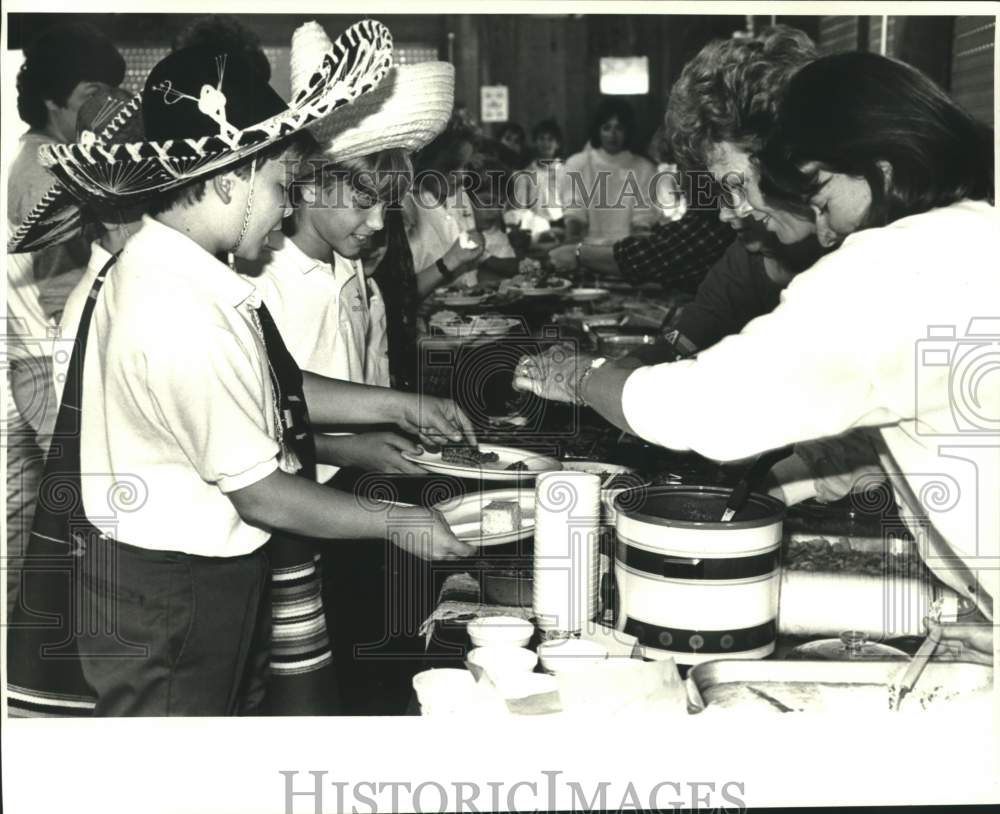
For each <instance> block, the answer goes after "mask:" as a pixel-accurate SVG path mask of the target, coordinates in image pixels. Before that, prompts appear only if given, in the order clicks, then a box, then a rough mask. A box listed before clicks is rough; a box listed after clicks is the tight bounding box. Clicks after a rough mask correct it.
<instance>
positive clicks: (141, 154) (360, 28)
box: [39, 20, 392, 206]
mask: <svg viewBox="0 0 1000 814" xmlns="http://www.w3.org/2000/svg"><path fill="white" fill-rule="evenodd" d="M391 65H392V34H390V33H389V29H387V28H386V27H385V26H384V25H382V23H379V22H377V21H375V20H362V21H361V22H359V23H355V24H354V25H352V26H351V27H350V28H348V29H347V30H346V31H345V32H344V33H343V34H341V35H340V36H339V37H337V39H336V40H335V41H334V43H333V48H332V49H331V50H330V51H328V52H327V53H325V54H324V55H323V56H322V59H321V61H320V62H319V63H318V64H317V65H316V68H315V70H314V71H313V73H312V75H311V76H310V78H309V81H308V84H307V86H306V87H305V88H303V89H302V90H300V91H299V92H298V93H297V94H295V96H294V97H293V99H292V102H291V104H290V105H289V107H288V110H285V111H282V112H281V113H279V114H277V115H275V116H272V117H271V118H269V119H267V120H265V121H263V122H260V123H259V124H257V125H254V126H252V127H248V128H246V129H244V130H239V131H236V132H235V133H234V134H232V135H230V136H225V135H224V134H221V133H220V135H218V136H212V137H209V138H201V139H182V140H174V141H167V142H154V141H141V142H136V143H131V144H112V145H109V146H104V145H101V144H95V145H83V144H50V145H45V146H43V147H41V148H40V149H39V159H40V160H41V162H42V163H43V164H44V165H45V166H47V167H48V168H49V169H50V170H51V172H52V173H53V174H54V175H55V176H56V177H57V178H58V179H59V180H60V181H61V182H62V183H63V184H64V185H65V186H66V187H67V188H68V189H69V190H70V191H71V192H73V194H74V195H76V196H77V197H80V198H82V199H84V200H88V199H90V200H97V201H101V202H104V203H105V204H110V205H112V206H131V205H134V204H135V203H137V202H139V201H143V200H145V199H147V198H150V197H152V196H154V195H157V194H160V193H162V192H166V191H168V190H171V189H174V188H176V187H179V186H181V185H183V184H186V183H189V182H190V181H193V180H196V179H198V178H200V177H203V176H205V175H208V174H210V173H215V172H218V171H220V170H223V169H225V168H226V167H228V166H231V165H232V164H236V163H239V162H241V161H243V160H245V159H247V158H249V157H250V156H252V155H254V154H256V153H258V152H260V151H261V150H265V149H267V148H268V147H270V146H271V145H273V144H275V143H277V142H279V141H281V140H282V139H285V138H287V137H288V136H290V135H293V134H294V133H296V132H298V131H300V130H303V129H304V128H307V127H309V126H310V125H312V124H315V123H317V122H320V121H322V120H323V119H324V118H325V117H327V116H329V115H331V114H332V113H333V112H334V111H335V110H338V109H339V108H341V107H343V106H344V105H346V104H348V103H349V102H353V101H354V100H355V99H357V98H359V97H360V96H362V95H364V94H366V93H369V92H371V91H372V90H374V89H375V88H376V87H377V86H378V84H379V83H380V82H381V81H382V80H383V79H384V78H385V76H386V74H388V72H389V69H390V67H391ZM128 108H129V109H130V115H133V116H134V115H139V114H140V108H141V98H140V97H137V99H136V100H133V103H130V104H129V105H128Z"/></svg>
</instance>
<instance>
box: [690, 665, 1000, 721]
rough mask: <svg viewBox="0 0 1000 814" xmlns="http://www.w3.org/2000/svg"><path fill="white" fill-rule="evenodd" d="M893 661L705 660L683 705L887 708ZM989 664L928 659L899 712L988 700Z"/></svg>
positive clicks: (773, 710) (696, 709) (857, 710)
mask: <svg viewBox="0 0 1000 814" xmlns="http://www.w3.org/2000/svg"><path fill="white" fill-rule="evenodd" d="M901 666H903V667H905V666H906V665H905V664H904V665H900V663H899V662H896V661H864V660H863V661H744V660H724V661H709V662H705V663H703V664H699V665H697V666H695V667H692V668H691V671H690V672H689V673H688V678H687V691H688V703H689V709H690V710H691V711H692V712H700V711H702V710H705V709H710V708H712V707H716V708H718V709H737V708H738V709H746V710H754V711H759V712H766V713H780V712H837V713H846V714H851V713H853V714H867V713H877V712H889V711H890V706H889V702H890V695H891V693H890V686H891V685H892V683H893V681H894V679H895V678H896V675H897V673H898V672H899V670H900V667H901ZM992 688H993V669H992V668H991V667H987V666H985V665H981V664H968V663H963V662H933V661H932V662H931V663H930V664H928V665H927V667H926V669H925V671H924V674H923V676H922V678H921V680H920V683H919V684H918V685H917V686H916V687H915V689H914V691H913V692H912V693H911V694H910V695H908V696H907V697H906V698H905V699H904V700H903V703H902V704H901V705H900V711H922V710H927V709H933V708H936V707H940V706H944V705H948V704H952V703H955V702H958V701H962V700H964V701H974V702H977V701H982V702H983V703H984V704H985V705H986V707H987V708H988V707H989V704H990V702H991V694H992Z"/></svg>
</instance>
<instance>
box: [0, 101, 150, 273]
mask: <svg viewBox="0 0 1000 814" xmlns="http://www.w3.org/2000/svg"><path fill="white" fill-rule="evenodd" d="M136 100H137V97H132V99H129V100H128V101H127V102H123V101H122V100H117V101H116V100H112V99H111V98H109V99H108V100H107V101H106V102H105V103H104V105H105V106H104V108H102V110H101V111H99V112H98V114H97V116H95V118H94V121H93V123H92V124H93V125H98V124H99V129H98V128H96V127H95V129H96V130H97V132H96V134H95V135H94V138H93V143H95V144H105V145H106V144H110V143H112V142H113V141H114V140H115V139H120V138H121V137H122V136H124V135H125V134H126V133H127V132H128V131H125V132H123V131H122V128H123V127H124V126H125V125H126V124H129V123H130V122H131V120H133V119H134V115H133V114H134V113H135V111H134V110H133V109H131V106H132V105H134V104H137V101H136ZM88 124H91V123H88ZM83 226H84V219H83V217H82V215H81V213H80V209H79V207H78V201H77V199H76V197H74V195H73V194H72V193H71V192H70V190H69V189H68V188H67V187H66V185H65V184H64V183H62V182H61V181H55V182H54V183H53V184H52V186H51V187H49V189H48V190H47V191H46V192H45V194H44V195H43V196H42V197H41V199H40V200H39V201H38V203H36V204H35V205H34V206H33V207H32V208H31V211H30V212H28V214H27V215H26V216H25V218H24V220H23V221H22V222H21V223H20V224H19V225H18V226H17V227H16V228H15V229H14V231H13V232H12V233H11V235H10V237H9V238H8V240H7V252H8V254H18V253H20V252H35V251H39V250H41V249H46V248H48V247H49V246H55V245H57V244H59V243H63V242H65V241H67V240H69V239H70V238H73V237H76V236H77V235H78V234H79V233H80V231H81V230H82V229H83Z"/></svg>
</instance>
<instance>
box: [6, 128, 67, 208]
mask: <svg viewBox="0 0 1000 814" xmlns="http://www.w3.org/2000/svg"><path fill="white" fill-rule="evenodd" d="M55 143H56V142H55V140H54V139H51V138H49V137H48V136H44V135H40V134H37V133H26V134H25V135H24V136H22V137H21V141H20V144H19V145H18V150H17V153H16V154H15V155H14V158H13V159H12V160H11V163H10V175H9V180H8V182H7V219H8V220H10V221H11V222H12V223H14V224H20V222H21V221H23V220H24V218H25V217H26V216H27V215H28V213H29V212H30V211H31V210H32V209H33V208H34V206H35V205H36V204H37V203H38V202H39V201H40V200H41V199H42V196H43V195H45V193H46V192H48V191H49V189H50V188H51V187H52V185H53V184H55V182H56V178H55V176H54V175H52V174H51V173H50V172H49V171H48V170H47V169H45V167H43V166H42V164H41V162H40V161H39V160H38V148H39V147H41V146H42V145H43V144H55Z"/></svg>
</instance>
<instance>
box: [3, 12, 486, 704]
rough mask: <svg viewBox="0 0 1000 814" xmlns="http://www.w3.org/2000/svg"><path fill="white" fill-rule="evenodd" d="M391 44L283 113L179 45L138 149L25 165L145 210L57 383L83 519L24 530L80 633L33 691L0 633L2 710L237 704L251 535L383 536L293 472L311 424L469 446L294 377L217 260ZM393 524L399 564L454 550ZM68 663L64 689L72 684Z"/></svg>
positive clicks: (256, 639)
mask: <svg viewBox="0 0 1000 814" xmlns="http://www.w3.org/2000/svg"><path fill="white" fill-rule="evenodd" d="M390 52H391V39H390V37H389V35H388V32H387V31H386V30H385V29H384V27H382V26H381V25H379V24H377V23H373V22H371V21H366V22H364V23H360V24H358V25H356V26H354V27H352V29H350V30H349V31H348V32H347V33H346V34H345V35H344V36H342V37H341V38H340V39H339V40H338V42H337V43H336V44H335V46H334V48H333V50H332V51H331V52H329V53H328V54H327V55H325V56H324V58H323V60H322V62H321V63H319V64H317V66H316V69H315V71H314V73H313V75H312V76H311V78H310V82H309V86H308V88H307V89H306V91H304V92H303V93H301V94H299V95H298V96H296V97H295V99H293V101H292V104H291V106H290V107H288V106H286V105H285V103H284V102H283V101H282V100H281V99H280V97H278V96H277V94H276V93H274V91H273V90H272V89H271V88H270V87H269V86H268V85H267V84H266V83H264V82H262V81H261V80H260V79H259V78H258V77H257V76H256V75H255V73H254V71H253V70H252V69H251V68H250V66H248V65H247V64H245V63H246V58H245V57H243V56H241V55H238V54H232V53H230V54H220V53H217V52H216V50H215V49H211V48H191V49H186V50H183V51H178V52H176V53H174V54H171V55H170V56H168V57H166V58H165V59H164V60H163V61H161V62H160V63H159V64H158V65H157V66H156V67H155V68H154V69H153V71H152V72H151V74H150V76H149V78H148V80H147V82H146V87H145V89H144V91H143V95H142V105H141V112H142V117H143V121H144V127H145V134H146V139H147V140H146V141H144V142H139V143H134V144H128V145H124V146H123V145H105V144H101V143H99V142H98V143H90V144H81V145H70V146H65V147H53V148H51V150H49V151H48V154H47V156H46V155H44V154H43V159H45V158H47V159H48V160H49V161H50V162H52V169H53V171H54V172H55V174H56V175H57V176H58V177H59V179H60V180H62V181H63V182H64V183H66V184H67V185H68V186H70V187H71V188H73V189H74V190H76V192H77V193H78V194H80V195H81V196H83V197H85V198H86V197H93V198H98V199H103V200H111V201H120V202H128V201H133V200H135V199H138V198H142V197H148V198H149V199H150V206H149V208H148V212H149V214H147V216H145V217H144V218H143V221H142V226H141V228H140V230H139V231H138V233H136V234H135V235H134V236H133V237H132V238H131V239H130V240H129V241H128V243H127V244H126V247H125V249H124V251H123V252H122V254H121V255H120V257H119V258H118V261H117V263H116V264H115V265H114V268H113V269H110V267H109V268H108V269H105V270H104V274H102V275H101V276H99V277H98V283H96V284H95V289H94V291H93V293H92V296H91V298H90V301H89V302H88V308H87V310H86V311H85V312H84V314H83V316H82V318H81V323H80V333H79V343H78V348H77V351H76V353H75V355H77V356H81V357H83V358H81V359H80V360H79V361H77V360H74V362H76V367H78V369H79V370H78V371H76V370H74V365H73V364H71V369H70V373H69V374H68V376H69V378H68V383H67V389H66V391H65V393H64V397H63V407H62V410H61V415H60V422H63V423H67V422H71V421H72V419H73V416H72V413H73V411H74V408H78V409H80V410H81V411H82V417H81V419H80V421H81V431H80V434H79V440H78V441H76V442H75V443H74V442H73V441H72V439H71V437H70V436H67V437H70V441H68V442H67V443H66V449H67V450H68V451H69V453H70V457H72V453H74V452H75V453H76V454H77V456H78V460H77V462H76V466H75V468H74V467H71V466H70V467H66V466H64V467H63V468H62V469H61V470H60V471H59V472H58V473H57V474H58V475H59V476H60V477H62V478H64V479H65V481H66V482H67V483H69V485H70V486H72V485H73V476H74V475H75V479H76V480H75V485H76V488H77V489H78V490H79V494H80V496H81V501H80V503H82V505H79V504H78V505H76V506H70V507H69V508H67V507H65V506H55V505H54V504H53V506H52V509H53V514H59V512H60V511H61V512H62V520H61V522H62V525H61V533H62V537H61V539H60V538H59V537H58V536H57V535H56V534H53V533H52V531H51V529H50V533H49V534H47V535H46V534H45V533H44V532H41V533H36V534H33V537H32V545H33V546H34V545H36V544H37V547H38V548H39V549H40V550H43V553H44V546H45V545H48V546H50V547H53V546H54V547H55V550H56V553H59V552H60V546H62V549H63V552H62V553H63V556H64V557H65V552H64V549H65V548H66V547H67V546H68V547H69V548H70V549H71V554H73V555H74V557H73V559H74V560H75V561H76V562H75V564H74V565H73V569H74V577H75V578H74V580H73V582H72V583H71V587H72V588H73V589H74V590H76V591H77V593H75V594H74V596H75V598H76V600H77V602H78V604H79V606H80V607H82V611H81V612H82V613H83V614H84V616H85V617H86V618H87V619H89V620H93V621H94V622H95V624H94V626H93V628H92V629H87V630H78V631H73V633H75V636H70V637H69V640H68V645H67V642H65V641H64V642H60V639H59V638H58V636H57V637H56V638H55V640H54V641H53V640H52V639H51V637H50V640H49V641H48V642H47V644H48V651H51V650H52V649H53V648H58V647H63V648H64V649H65V648H66V647H67V646H69V647H70V648H71V649H72V648H74V647H75V653H71V655H76V656H77V658H75V659H70V658H67V659H66V663H67V664H68V665H69V668H67V669H64V670H63V671H62V672H63V674H62V675H61V676H59V677H58V678H57V679H56V680H54V681H53V682H52V683H46V681H45V680H44V678H38V674H39V673H40V672H41V673H44V667H45V666H46V659H45V657H44V655H42V657H41V658H39V654H44V653H45V652H47V651H46V650H42V649H40V648H39V647H37V646H35V647H32V646H31V643H30V642H26V641H25V640H24V639H23V638H19V633H20V634H23V633H24V632H25V631H24V629H23V628H20V627H17V626H15V627H14V628H13V629H12V630H11V647H10V653H11V665H10V667H11V670H10V677H11V682H12V684H15V685H16V686H15V687H14V690H15V692H14V693H12V695H11V698H12V699H15V700H17V701H18V702H19V704H20V706H21V709H22V711H23V712H24V713H28V714H30V713H31V712H43V713H44V712H46V711H48V712H53V711H59V712H62V714H66V712H67V711H75V712H76V713H77V714H96V715H203V714H204V715H221V714H231V713H235V712H238V711H241V710H243V709H245V708H246V706H247V703H248V687H250V686H251V685H252V679H253V677H254V676H253V673H254V672H255V670H254V667H255V666H256V665H257V664H258V661H257V659H256V658H255V654H257V653H259V652H261V650H262V645H263V644H264V643H266V641H267V637H268V633H269V625H268V607H267V579H268V573H267V561H266V557H265V555H264V553H263V545H264V543H265V542H266V541H267V539H268V537H269V536H270V534H271V531H270V530H271V529H275V528H281V529H285V530H288V531H292V532H296V533H300V534H305V535H308V536H310V537H314V538H329V537H331V536H335V535H336V536H351V537H375V538H383V537H385V536H386V531H387V528H386V522H387V521H386V516H385V515H384V514H383V513H380V512H373V511H365V510H363V509H361V508H360V507H358V506H357V505H356V504H355V502H354V501H353V500H352V499H351V498H350V497H348V496H346V495H339V494H337V493H335V492H333V491H331V490H326V489H322V488H321V487H319V486H318V485H317V484H315V483H314V482H312V480H311V479H309V478H305V477H296V476H295V474H294V473H296V472H299V471H302V472H304V473H311V468H312V466H313V465H314V463H315V460H314V452H315V449H314V446H313V444H312V443H311V428H310V424H309V413H310V412H311V413H312V418H313V419H314V420H317V421H319V422H322V423H338V422H356V421H358V420H359V418H360V417H361V416H362V415H363V416H365V417H367V418H369V419H370V417H372V416H377V417H378V418H379V419H380V420H385V421H387V422H392V423H397V424H400V425H402V426H404V427H406V428H408V429H411V430H413V431H415V432H418V433H419V434H420V435H421V437H423V438H425V439H427V440H429V438H428V434H429V435H430V437H435V436H437V435H444V436H448V437H451V438H453V439H455V440H458V439H460V438H461V437H462V434H463V432H468V427H469V425H468V420H467V419H466V418H465V417H464V416H463V415H461V414H460V413H458V412H457V410H456V408H454V406H453V405H452V404H450V403H447V402H443V401H434V400H426V399H425V400H423V402H422V403H420V404H419V405H417V404H416V403H415V402H414V400H412V399H407V398H405V397H402V396H396V395H395V394H392V393H391V392H389V391H385V390H383V389H381V388H371V389H366V388H361V387H358V386H354V385H346V384H340V385H338V384H337V383H335V382H332V381H329V380H325V379H322V378H321V377H316V376H311V375H310V374H308V373H307V374H302V373H301V372H300V371H299V370H298V368H297V366H296V365H295V364H294V361H293V360H292V359H291V357H290V355H289V354H288V352H287V350H286V349H285V347H284V344H283V343H282V341H281V337H280V335H279V334H278V332H277V330H276V329H275V327H274V323H273V320H272V319H271V318H270V315H269V313H268V311H267V308H266V306H265V305H264V304H263V303H261V302H259V300H258V298H257V297H256V293H255V291H254V290H253V287H252V286H251V285H250V284H249V283H247V282H246V281H245V280H243V279H241V278H240V277H239V276H238V275H236V274H235V273H233V271H232V270H231V268H229V267H228V266H227V265H225V264H224V263H221V262H219V261H218V260H217V259H216V255H218V254H222V253H226V252H229V253H231V254H233V255H235V256H237V257H244V258H252V257H254V256H255V255H256V254H257V253H258V252H259V250H260V247H261V245H262V244H263V241H264V239H265V238H266V236H267V234H268V233H269V232H271V231H272V230H273V229H274V228H275V227H277V225H278V224H279V222H280V220H281V217H282V214H283V212H284V206H285V184H286V180H285V179H286V172H285V166H284V164H283V163H282V159H287V158H288V157H289V155H290V153H292V152H294V151H295V150H296V149H299V145H298V140H299V139H300V138H301V137H300V136H297V135H296V134H298V133H300V132H301V131H302V129H303V128H304V127H306V126H307V125H309V124H311V123H313V122H315V121H317V120H319V119H320V118H322V117H323V116H325V115H327V114H328V113H329V112H331V111H332V110H333V109H336V107H338V106H340V105H342V104H344V103H347V102H349V101H351V100H352V99H353V98H356V97H357V96H358V95H359V94H360V93H363V92H365V91H367V90H369V89H371V88H372V87H374V86H375V85H377V83H378V82H379V81H380V80H381V79H382V77H383V76H384V74H385V72H386V70H387V69H388V63H389V55H390ZM132 112H133V113H134V111H132ZM127 114H128V111H126V112H124V113H123V114H122V115H127ZM109 269H110V273H109ZM105 275H106V279H107V282H106V283H105V284H104V285H103V288H101V287H100V286H101V283H102V282H103V279H104V276H105ZM84 351H86V355H85V356H83V353H84ZM77 372H78V373H79V376H80V381H81V382H82V385H83V394H84V396H85V397H84V398H82V399H80V398H79V386H78V385H77V386H76V387H75V388H74V389H76V391H77V392H76V393H73V392H71V390H70V387H69V384H70V383H71V382H73V379H74V375H76V373H77ZM345 388H354V389H353V390H350V391H346V390H345ZM346 392H350V398H343V396H344V394H345V393H346ZM307 404H308V407H309V410H307V409H306V405H307ZM424 428H426V432H424V431H422V430H424ZM59 429H60V428H59V427H57V434H58V432H59ZM54 458H55V456H50V461H49V464H50V466H51V465H52V463H53V460H54ZM81 473H86V475H84V476H83V477H81ZM398 512H402V514H399V513H398ZM392 519H393V521H396V520H399V521H400V522H402V523H404V524H410V527H411V529H413V528H415V527H420V526H421V524H422V528H421V529H420V530H421V531H423V532H425V534H424V535H423V538H422V539H417V540H414V539H413V537H415V536H417V535H410V536H408V537H406V538H405V539H400V542H399V544H400V545H401V546H403V547H406V548H408V549H409V550H412V551H413V552H414V553H417V554H418V555H421V556H428V557H448V556H457V555H462V554H466V553H468V551H469V548H468V547H467V546H465V545H464V544H462V543H459V542H458V541H457V540H455V538H454V537H453V536H452V535H451V533H450V531H449V530H448V529H447V527H446V525H445V524H444V522H443V520H441V519H440V517H439V516H436V515H433V514H430V513H428V512H426V511H423V510H419V509H393V515H392ZM37 528H38V525H37V524H36V529H37ZM46 528H49V527H46ZM428 532H429V534H430V536H431V538H432V539H431V541H430V545H428V543H427V540H426V539H425V538H426V533H428ZM29 554H30V552H29ZM29 567H30V566H29ZM28 577H31V574H30V573H29V574H28ZM26 584H28V583H26ZM29 593H30V591H29ZM33 607H34V608H36V609H37V608H38V605H33ZM71 617H72V614H71ZM81 618H83V617H80V616H79V612H78V614H77V618H75V619H74V618H70V620H69V621H70V622H73V621H80V619H81ZM18 645H20V647H18ZM74 665H75V666H76V668H77V669H78V671H79V675H78V676H73V675H69V673H71V672H72V667H73V666H74ZM32 668H34V670H35V672H34V674H33V673H32ZM257 677H258V678H259V676H257ZM36 678H38V680H37V681H35V680H34V679H36ZM74 679H82V682H81V681H80V680H74ZM19 680H21V681H22V683H21V684H17V682H18V681H19ZM88 704H89V706H88Z"/></svg>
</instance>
